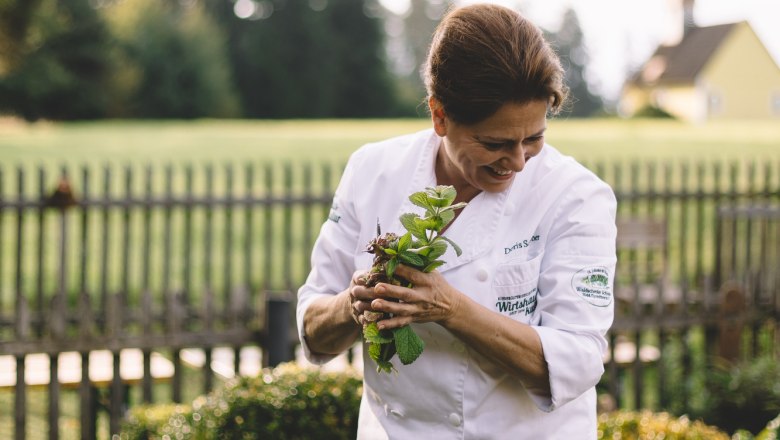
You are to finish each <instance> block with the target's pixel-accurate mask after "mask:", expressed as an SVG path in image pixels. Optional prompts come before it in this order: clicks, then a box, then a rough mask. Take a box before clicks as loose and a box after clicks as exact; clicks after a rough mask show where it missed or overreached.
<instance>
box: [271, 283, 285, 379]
mask: <svg viewBox="0 0 780 440" xmlns="http://www.w3.org/2000/svg"><path fill="white" fill-rule="evenodd" d="M288 316H290V298H289V294H288V293H287V292H282V293H279V292H276V293H274V294H273V295H270V296H269V298H268V316H267V323H268V365H269V366H271V367H275V366H277V365H279V364H280V363H282V362H286V361H288V360H290V355H289V352H290V338H289V335H290V321H289V319H288Z"/></svg>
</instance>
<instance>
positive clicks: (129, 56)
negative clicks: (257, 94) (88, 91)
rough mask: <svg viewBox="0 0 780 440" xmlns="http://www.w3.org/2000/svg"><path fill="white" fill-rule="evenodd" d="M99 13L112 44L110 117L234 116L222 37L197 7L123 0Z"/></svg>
mask: <svg viewBox="0 0 780 440" xmlns="http://www.w3.org/2000/svg"><path fill="white" fill-rule="evenodd" d="M103 10H104V14H105V17H106V19H107V22H108V23H110V25H111V30H112V32H113V34H114V35H115V37H116V40H117V46H116V49H115V51H114V52H113V53H112V56H111V59H112V65H113V66H114V67H115V68H114V74H113V75H112V82H111V90H112V98H113V100H112V103H111V107H110V115H111V116H114V117H142V118H196V117H230V116H237V115H238V101H237V98H236V94H235V91H234V88H233V83H232V78H231V71H230V67H229V64H228V57H227V56H226V53H225V52H226V51H225V48H226V45H225V39H224V37H223V36H222V33H221V30H220V29H219V27H218V26H217V25H216V24H215V23H214V22H213V21H212V20H211V19H210V17H209V16H208V15H207V14H206V13H205V12H204V10H203V7H202V6H201V5H200V4H199V3H196V2H180V1H159V0H125V1H123V2H117V3H116V4H113V5H111V6H109V7H106V8H104V9H103Z"/></svg>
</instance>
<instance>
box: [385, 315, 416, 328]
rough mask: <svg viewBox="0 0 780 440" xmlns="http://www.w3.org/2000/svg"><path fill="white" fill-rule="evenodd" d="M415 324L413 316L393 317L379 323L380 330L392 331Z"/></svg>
mask: <svg viewBox="0 0 780 440" xmlns="http://www.w3.org/2000/svg"><path fill="white" fill-rule="evenodd" d="M412 322H414V320H413V319H412V317H411V316H393V317H392V318H387V319H383V320H381V321H379V322H377V324H376V325H377V327H379V330H392V329H394V328H400V327H403V326H405V325H407V324H411V323H412Z"/></svg>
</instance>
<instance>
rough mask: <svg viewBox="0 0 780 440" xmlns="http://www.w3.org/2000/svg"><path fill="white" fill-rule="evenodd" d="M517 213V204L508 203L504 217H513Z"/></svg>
mask: <svg viewBox="0 0 780 440" xmlns="http://www.w3.org/2000/svg"><path fill="white" fill-rule="evenodd" d="M514 213H515V204H514V203H512V202H506V206H504V215H512V214H514Z"/></svg>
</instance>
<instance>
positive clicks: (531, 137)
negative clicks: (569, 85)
mask: <svg viewBox="0 0 780 440" xmlns="http://www.w3.org/2000/svg"><path fill="white" fill-rule="evenodd" d="M431 115H432V118H433V124H434V129H435V130H436V133H437V134H438V135H439V136H441V137H442V142H443V143H442V148H439V154H438V156H437V158H436V178H437V181H438V184H441V185H454V186H455V189H456V190H457V191H458V195H459V197H458V199H459V200H461V199H463V198H465V199H466V200H469V199H471V198H472V197H474V196H475V195H477V194H478V193H479V192H481V191H487V192H500V191H503V190H505V189H507V188H508V187H509V186H510V185H511V184H512V180H513V179H514V177H515V174H516V173H519V172H520V171H522V170H523V167H525V164H526V162H528V161H529V160H530V159H531V158H532V157H534V156H536V155H537V154H539V152H540V151H541V150H542V147H543V146H544V131H545V130H546V129H547V117H546V116H547V102H546V101H544V100H535V101H529V102H524V103H507V104H504V106H502V107H501V108H499V109H498V111H497V112H496V113H495V114H493V115H492V116H490V117H489V118H487V119H485V120H483V121H481V122H478V123H476V124H468V125H465V124H457V123H455V122H453V121H452V120H451V119H449V118H447V116H446V114H445V113H444V112H443V110H442V109H441V106H439V105H438V103H436V102H435V100H432V101H431Z"/></svg>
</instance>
